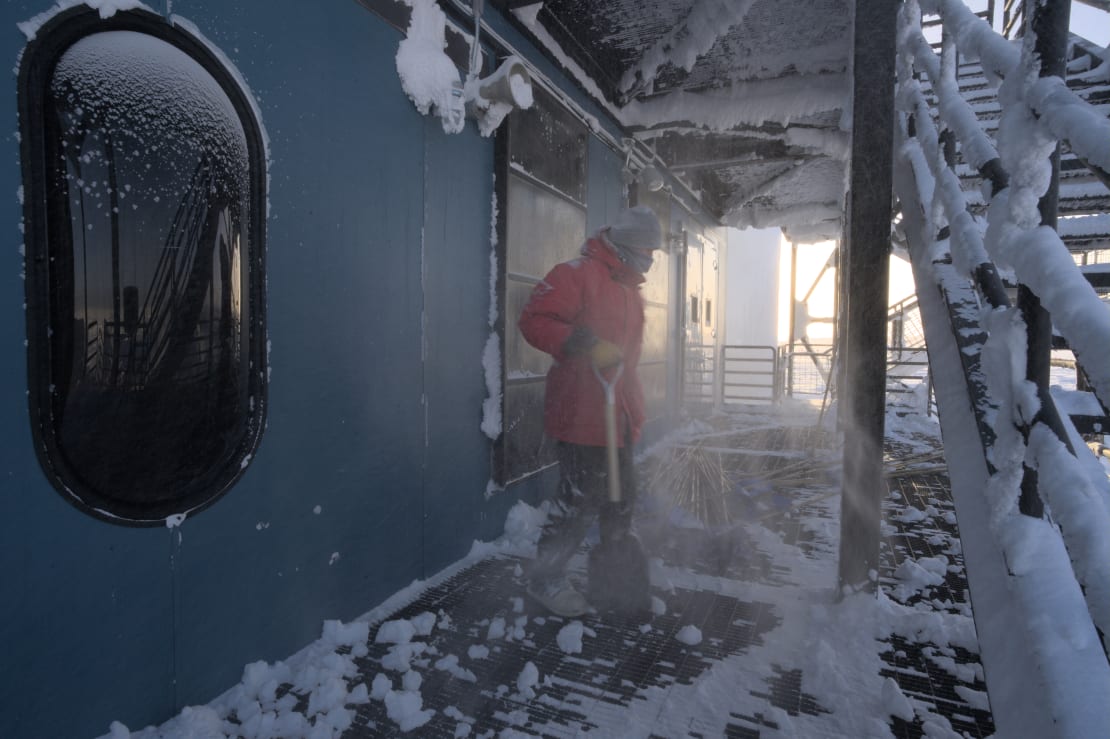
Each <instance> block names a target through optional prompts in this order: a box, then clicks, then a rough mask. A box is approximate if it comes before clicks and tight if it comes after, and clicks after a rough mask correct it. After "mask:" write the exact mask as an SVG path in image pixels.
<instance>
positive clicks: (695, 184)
mask: <svg viewBox="0 0 1110 739" xmlns="http://www.w3.org/2000/svg"><path fill="white" fill-rule="evenodd" d="M491 1H492V2H494V4H496V5H498V6H499V7H500V8H501V9H502V10H504V11H506V12H507V13H508V14H509V15H510V17H513V18H515V19H516V20H517V22H518V23H519V24H520V26H521V28H522V29H524V30H525V32H527V33H529V34H531V35H532V37H533V39H534V40H535V41H536V43H537V44H538V45H539V46H540V47H541V48H545V49H547V50H548V51H549V52H550V53H551V54H552V56H553V57H554V58H555V59H556V60H559V59H568V58H569V59H570V60H572V62H573V63H574V65H576V66H577V67H578V70H574V73H575V74H578V75H580V76H581V75H585V76H586V77H587V79H588V82H589V83H592V84H589V85H586V87H587V88H588V89H593V90H595V91H596V92H595V94H596V95H600V96H602V97H603V98H604V102H605V103H606V104H607V107H609V108H610V109H612V110H615V111H616V115H617V118H618V120H619V121H620V123H621V124H623V125H624V127H625V128H626V130H627V131H628V132H629V133H630V135H632V136H633V137H634V138H636V139H638V140H640V141H641V142H642V143H643V144H644V145H646V146H647V147H648V148H649V149H651V150H652V151H654V152H655V153H656V154H657V155H658V157H659V158H660V159H661V160H662V161H663V162H664V163H665V164H666V165H667V167H668V168H669V169H670V170H671V171H672V172H674V173H676V174H677V175H679V176H680V177H681V178H682V179H683V180H684V181H685V182H686V183H687V184H688V185H689V186H690V187H691V189H693V190H695V191H697V192H700V193H701V196H702V200H703V202H704V204H705V205H706V206H707V207H708V208H709V210H710V211H711V212H713V213H714V215H716V216H717V217H718V218H720V220H721V222H722V223H726V224H728V225H733V226H738V227H746V226H763V227H765V226H781V227H783V228H784V229H785V230H786V231H787V234H788V235H790V236H792V237H794V238H797V239H798V240H802V241H807V240H817V239H823V238H839V237H840V234H841V230H842V217H841V213H842V211H843V206H844V197H845V190H846V183H847V162H848V152H849V134H848V130H849V129H850V122H849V120H848V117H849V116H847V115H845V112H844V109H845V107H846V106H847V105H848V103H849V101H850V99H851V80H850V76H849V59H850V56H851V35H852V31H851V12H852V3H851V1H850V0H545V1H544V2H543V3H542V4H538V3H535V2H521V1H520V0H491Z"/></svg>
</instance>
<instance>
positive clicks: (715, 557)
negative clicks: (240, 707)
mask: <svg viewBox="0 0 1110 739" xmlns="http://www.w3.org/2000/svg"><path fill="white" fill-rule="evenodd" d="M816 422H817V417H816V413H815V412H813V411H812V409H809V408H808V407H806V408H796V407H793V408H792V410H791V411H790V412H789V413H773V412H770V411H768V412H754V411H749V412H745V413H738V414H730V415H727V416H720V417H714V418H712V419H710V420H709V421H703V422H696V423H695V424H692V425H691V426H690V427H689V428H688V429H687V432H686V433H685V435H684V436H682V437H681V438H671V439H669V440H668V443H667V444H660V445H657V446H656V447H655V448H654V449H652V450H649V453H648V454H645V455H644V458H643V459H642V461H641V464H640V468H641V472H642V480H641V483H642V487H643V488H645V489H646V490H648V491H650V494H649V495H648V496H647V498H646V500H645V505H644V506H643V508H644V512H643V514H642V515H641V516H640V517H639V519H638V527H639V530H640V532H641V534H642V536H643V538H644V540H645V544H646V546H647V547H648V549H649V552H650V554H651V555H652V557H653V558H654V559H653V563H652V584H653V595H654V609H653V611H654V613H653V614H651V615H650V617H645V618H643V619H639V620H625V619H621V618H615V617H612V616H605V617H601V616H597V615H592V616H589V617H586V618H583V619H581V620H577V621H574V620H568V619H562V618H558V617H553V616H551V615H548V614H546V613H543V612H541V611H540V610H539V609H538V608H537V606H536V605H535V604H533V603H532V602H531V601H530V600H528V599H527V598H526V597H523V590H524V589H523V583H522V578H521V572H522V571H521V566H520V565H521V562H522V557H521V552H520V551H519V550H516V551H514V550H513V549H512V548H511V547H509V548H506V547H502V548H501V549H500V550H498V551H491V552H490V553H488V554H487V556H484V557H476V558H475V560H474V561H473V562H471V563H467V564H465V566H462V567H461V568H459V569H457V571H455V572H454V574H452V575H451V576H449V577H446V578H441V579H440V581H439V582H438V583H435V584H433V585H428V586H426V587H424V589H422V590H421V589H416V590H415V591H414V592H413V593H410V594H407V595H404V594H402V595H401V596H399V597H397V598H394V599H393V601H392V602H393V603H395V604H397V603H399V602H400V604H399V605H393V606H387V607H386V608H385V609H378V610H377V611H375V612H374V613H373V614H371V615H370V616H369V618H371V619H372V621H371V623H370V627H369V640H368V642H366V641H361V640H357V639H356V640H355V641H354V642H351V645H353V647H352V646H343V647H340V648H339V649H338V654H333V655H331V657H332V658H333V659H336V660H339V661H340V662H341V664H340V666H339V667H337V668H336V669H338V670H341V671H342V672H343V673H344V675H345V677H346V679H347V684H348V686H351V687H353V686H358V685H360V683H363V684H365V686H366V688H365V691H363V690H362V689H361V688H359V689H357V690H354V691H352V692H350V694H348V695H346V696H345V699H343V700H342V701H341V702H340V703H339V704H338V705H339V706H340V707H342V706H343V705H346V709H342V708H341V710H345V711H346V713H345V714H343V713H340V714H332V715H331V718H330V719H329V718H328V714H327V713H326V712H325V710H324V708H323V706H325V704H326V696H325V695H324V692H325V691H323V690H322V688H321V687H320V686H321V685H324V684H325V683H324V681H323V679H322V678H320V680H319V682H320V685H318V686H317V687H316V688H315V689H314V692H313V693H312V694H311V697H310V694H309V690H307V689H306V687H305V685H304V684H303V683H304V680H303V675H304V674H306V673H305V671H304V670H303V668H302V672H301V675H302V677H301V679H299V680H293V681H291V682H294V683H297V682H300V683H302V686H301V687H300V688H299V689H298V688H293V689H292V690H291V689H290V685H289V684H288V683H287V684H285V685H283V686H281V687H280V688H279V689H278V690H277V691H276V694H274V693H271V698H274V699H279V700H277V701H276V704H277V705H278V708H277V715H278V716H279V717H280V714H281V711H282V709H281V706H280V704H281V703H282V701H284V703H285V708H284V710H285V711H286V712H287V713H288V712H289V711H290V710H292V711H293V712H297V713H302V714H304V715H305V716H308V717H310V721H312V722H314V724H313V725H314V726H316V727H317V728H318V729H320V735H322V736H330V735H331V733H330V732H326V733H325V732H324V731H323V729H322V728H321V725H322V724H323V723H324V722H325V721H327V720H330V721H332V723H333V725H336V726H337V728H338V729H340V730H341V731H339V732H337V734H336V735H341V736H343V737H377V736H398V735H409V736H420V737H432V736H434V737H440V736H442V737H455V736H470V737H525V736H543V737H579V736H583V737H720V736H725V737H745V738H748V737H778V736H796V737H822V738H824V737H851V738H852V739H857V738H858V737H872V736H874V737H882V736H895V737H920V736H928V737H945V736H969V737H985V736H989V735H991V734H993V732H994V728H993V722H992V719H991V714H990V710H989V707H988V705H987V699H986V694H985V692H984V690H985V688H984V684H983V679H982V678H983V675H982V668H981V667H980V665H979V662H978V656H977V652H978V648H977V644H976V639H975V632H974V625H973V623H972V620H971V618H970V616H971V609H970V604H969V599H968V593H967V589H966V581H965V579H964V577H963V568H962V559H961V556H960V542H959V538H958V532H957V529H956V524H955V516H954V514H953V508H952V504H951V501H950V500H949V496H948V488H947V480H946V478H945V473H944V467H943V460H941V458H940V455H939V440H938V439H936V438H935V437H933V436H931V435H930V433H931V427H930V425H929V424H928V423H923V422H921V421H913V420H912V419H911V420H907V421H906V422H904V423H903V422H901V421H898V422H894V423H892V424H891V425H894V426H897V427H898V428H895V429H894V430H893V431H894V436H892V437H891V438H889V439H888V444H887V461H888V469H889V470H890V473H889V474H890V476H889V480H890V495H889V497H888V499H887V500H886V503H885V505H884V524H883V531H884V542H883V549H882V563H883V567H882V571H881V572H880V573H878V576H879V581H880V583H881V592H880V594H879V595H878V597H876V596H875V595H867V594H862V593H861V594H855V595H850V596H848V597H846V598H844V599H842V600H839V601H838V600H837V599H836V598H835V592H834V587H833V585H834V583H835V581H836V555H837V550H838V537H839V525H838V517H839V506H840V497H839V495H838V494H837V485H838V483H837V479H836V476H837V468H838V464H837V453H836V451H835V450H834V449H833V448H832V444H833V441H834V435H833V434H831V433H827V432H825V431H823V430H821V429H819V428H818V427H817V425H816ZM909 426H919V427H920V429H921V430H919V431H912V432H911V431H908V430H907V428H908V427H909ZM676 471H681V472H682V473H683V476H678V475H675V474H674V473H675V472H676ZM722 474H723V476H724V478H725V479H727V481H728V483H729V489H728V491H727V493H726V494H724V495H723V496H722V495H720V494H716V495H714V494H712V493H708V492H706V491H711V490H712V489H714V488H713V485H711V484H710V483H711V482H712V481H713V478H714V476H716V477H717V478H718V479H720V477H721V475H722ZM692 475H693V476H697V477H698V479H699V480H700V482H699V483H697V484H695V483H693V482H691V480H692V479H693V477H692ZM697 485H701V487H700V488H699V489H697V490H695V489H694V488H696V487H697ZM660 488H663V489H660ZM718 489H719V488H718ZM675 496H678V497H684V500H685V503H686V507H687V508H689V509H692V510H695V511H697V512H698V513H699V514H700V515H701V517H702V518H703V519H708V520H710V521H711V522H712V523H713V525H711V526H708V527H707V526H705V525H704V524H703V522H702V521H699V520H698V518H697V517H696V516H695V515H691V514H690V513H689V512H686V511H683V510H682V509H676V508H675V507H674V506H673V504H672V503H673V500H674V498H675ZM692 500H697V501H700V505H701V507H700V508H699V507H698V506H697V505H695V504H694V503H692V502H691V501H692ZM722 500H723V501H725V504H724V505H721V504H720V501H722ZM715 501H716V502H715ZM715 506H716V507H715ZM519 509H520V510H519V511H518V512H520V513H521V514H522V516H523V518H521V519H520V520H519V521H518V522H517V523H518V524H520V525H517V526H516V529H517V530H518V531H517V532H518V533H520V531H526V530H527V528H528V526H527V525H526V524H522V523H521V522H522V521H525V520H526V519H527V518H528V516H529V515H533V514H535V513H536V512H535V511H534V509H528V508H527V507H526V506H523V505H522V506H520V507H519ZM533 533H534V532H533ZM574 564H575V567H576V570H577V573H578V576H579V577H584V569H585V557H584V556H583V555H579V556H578V557H577V558H576V560H575V561H574ZM433 582H434V581H433ZM402 601H407V602H402ZM389 622H391V623H389ZM365 633H366V632H363V634H365ZM325 636H327V630H325ZM379 639H380V640H381V641H379ZM340 641H342V640H340ZM308 651H309V652H311V651H312V650H311V649H310V650H308ZM324 651H325V652H326V651H327V650H324ZM300 656H301V657H302V658H303V657H304V655H303V654H302V655H300ZM324 656H325V657H326V656H327V655H326V654H325V655H324ZM355 672H357V674H354V673H355ZM309 682H310V683H311V680H310V681H309ZM256 687H257V686H256ZM271 690H272V687H271ZM283 694H285V696H284V699H281V696H282V695H283ZM340 694H341V697H342V695H343V694H344V692H343V691H342V690H340ZM294 701H295V702H296V704H295V705H293V703H294ZM271 702H274V701H273V700H271ZM266 703H267V701H266V700H264V699H263V700H262V708H263V710H266ZM351 711H353V714H352V713H351ZM314 714H315V717H313V716H314ZM344 715H345V716H346V717H347V718H345V719H344V718H343V716H344ZM336 716H339V721H338V723H337V722H336V719H335V717H336ZM226 718H227V719H230V720H231V721H232V722H239V721H241V722H242V726H243V727H244V729H246V727H248V726H249V725H252V721H251V720H250V717H238V716H235V715H231V716H226ZM298 718H299V717H298ZM257 721H258V719H257V717H256V718H255V720H254V722H253V724H255V725H256V724H257ZM226 725H227V724H225V726H226ZM402 728H405V729H408V730H409V731H408V732H403V731H402ZM244 733H249V732H248V731H246V730H244Z"/></svg>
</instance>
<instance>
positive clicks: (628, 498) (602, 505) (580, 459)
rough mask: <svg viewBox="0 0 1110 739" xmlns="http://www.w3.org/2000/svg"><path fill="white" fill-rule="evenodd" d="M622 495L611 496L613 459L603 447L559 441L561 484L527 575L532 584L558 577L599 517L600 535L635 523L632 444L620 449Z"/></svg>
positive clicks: (613, 534)
mask: <svg viewBox="0 0 1110 739" xmlns="http://www.w3.org/2000/svg"><path fill="white" fill-rule="evenodd" d="M617 451H618V455H617V459H618V468H619V471H620V483H621V500H620V502H619V503H612V502H610V500H609V462H608V457H607V456H606V454H607V452H606V449H605V447H598V446H581V445H579V444H568V443H567V442H563V441H560V442H558V444H557V447H556V455H557V457H558V460H559V490H558V493H557V495H556V498H555V501H554V502H555V505H554V509H553V510H552V511H551V514H550V516H549V517H548V522H547V525H546V526H544V529H543V533H542V534H541V535H540V541H539V543H538V544H537V546H536V559H535V560H534V561H533V562H532V564H531V566H530V568H529V570H528V576H529V579H530V580H531V581H532V583H533V584H536V583H543V582H545V581H549V580H553V579H556V578H560V577H562V576H563V575H564V573H565V571H566V566H567V562H568V561H569V560H570V558H571V557H573V556H574V553H575V552H576V551H577V550H578V547H579V545H580V544H581V543H582V540H583V539H584V538H585V537H586V533H587V532H588V531H589V530H590V526H592V525H593V523H594V521H595V520H598V519H600V521H599V523H600V525H601V541H602V542H603V543H605V542H608V541H610V540H614V541H616V540H619V539H620V538H621V537H623V536H625V535H627V534H628V532H629V530H630V529H631V526H632V507H633V505H634V504H635V502H636V477H635V468H634V467H633V465H632V452H633V450H632V445H631V444H628V445H626V446H624V447H622V448H620V449H618V450H617Z"/></svg>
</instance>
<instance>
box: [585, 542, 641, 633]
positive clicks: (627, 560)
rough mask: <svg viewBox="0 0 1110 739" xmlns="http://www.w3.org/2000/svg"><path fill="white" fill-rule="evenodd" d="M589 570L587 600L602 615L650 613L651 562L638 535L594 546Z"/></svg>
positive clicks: (590, 555)
mask: <svg viewBox="0 0 1110 739" xmlns="http://www.w3.org/2000/svg"><path fill="white" fill-rule="evenodd" d="M588 568H589V588H588V594H587V598H588V600H589V601H590V604H591V605H593V607H594V608H596V609H597V610H598V611H599V612H602V613H605V612H613V613H617V614H619V615H622V616H637V615H642V614H644V613H647V612H648V611H650V610H651V579H650V577H649V576H648V559H647V555H646V554H645V553H644V548H643V546H642V545H641V544H640V540H639V538H637V537H636V535H635V534H632V533H629V534H626V535H625V536H622V537H620V538H618V539H615V540H610V541H607V542H605V543H602V544H598V545H597V546H595V547H594V548H593V549H591V550H590V554H589V560H588Z"/></svg>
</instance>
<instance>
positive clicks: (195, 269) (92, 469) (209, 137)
mask: <svg viewBox="0 0 1110 739" xmlns="http://www.w3.org/2000/svg"><path fill="white" fill-rule="evenodd" d="M37 92H39V91H35V90H30V91H27V94H28V95H30V96H34V95H35V94H36V93H37ZM41 95H42V111H43V117H44V120H43V121H42V125H43V128H44V130H45V132H46V133H45V136H44V138H43V149H44V152H43V153H44V158H43V161H45V163H46V171H45V172H44V173H43V174H42V176H43V178H44V180H45V189H46V192H45V193H32V194H31V200H32V201H35V202H32V203H29V207H30V208H35V207H41V206H39V205H38V199H39V198H41V202H42V203H43V205H44V206H45V222H46V227H45V231H46V236H47V237H46V239H45V241H46V243H31V244H29V249H30V251H29V258H30V257H32V256H34V257H36V262H38V263H40V264H41V256H42V254H43V253H45V254H46V255H47V257H48V264H47V266H46V268H45V269H42V268H41V267H40V268H39V270H38V271H37V272H36V273H35V274H34V275H33V277H35V278H38V279H39V283H40V285H39V289H38V290H37V292H35V293H34V294H33V295H32V296H31V299H29V301H28V305H29V310H31V311H32V322H33V323H36V322H37V321H36V319H38V320H41V321H43V322H45V323H47V325H48V331H47V333H46V334H45V337H46V338H45V343H46V344H47V347H46V348H45V351H44V350H42V349H41V348H40V350H39V351H37V352H34V351H33V352H32V356H40V357H43V358H46V357H48V359H47V360H46V362H47V363H48V366H44V367H43V368H42V369H43V371H44V372H48V373H49V378H50V383H49V387H48V388H46V389H45V392H43V389H42V388H41V386H40V388H39V397H38V398H37V402H35V399H33V402H32V405H33V406H36V405H37V407H38V416H39V419H38V422H39V424H40V427H39V429H38V432H39V433H40V434H41V435H42V437H43V440H44V442H45V446H46V448H47V449H48V450H49V453H50V455H51V457H52V458H51V459H50V460H49V464H48V465H47V467H48V469H52V470H53V471H54V473H55V474H56V475H58V476H60V477H61V480H60V482H61V484H62V485H63V486H64V487H65V488H66V489H67V490H69V492H71V493H73V494H75V495H77V496H78V497H79V498H81V500H82V502H83V503H85V504H86V505H88V506H90V507H92V508H95V509H98V510H103V511H104V512H106V513H108V514H109V515H111V516H118V517H121V518H124V519H129V520H132V521H140V522H142V521H148V522H149V521H154V520H157V519H159V518H162V517H164V516H166V515H168V514H171V513H179V512H182V511H185V510H189V509H192V508H195V507H197V506H199V505H203V504H204V503H206V502H209V501H210V500H211V499H212V498H214V497H215V496H217V495H219V493H221V492H223V490H224V489H226V487H227V486H228V485H229V484H230V483H231V481H232V480H233V479H234V478H235V477H236V476H237V475H238V474H239V470H240V467H241V466H243V465H244V464H245V462H244V461H243V460H244V459H246V458H247V457H248V455H249V452H250V451H251V450H252V449H253V447H254V445H255V444H256V443H257V434H258V428H259V421H260V415H261V409H262V396H261V393H262V373H261V353H260V352H259V351H258V345H259V342H260V341H261V320H262V316H261V309H262V306H261V294H260V285H261V281H260V279H261V278H260V275H257V274H254V272H255V271H257V268H258V267H260V260H258V259H257V258H255V259H252V255H254V254H260V253H261V244H260V243H251V242H252V230H258V229H254V228H252V227H253V226H254V225H255V224H254V221H255V219H257V218H258V217H259V213H258V212H257V210H258V206H257V202H258V199H259V196H260V193H258V192H255V191H253V190H252V182H254V181H256V178H252V171H251V166H252V154H251V151H252V145H251V144H250V143H248V138H249V137H248V132H247V129H246V128H245V127H244V122H243V120H242V118H241V117H240V114H239V112H238V110H237V108H236V106H235V105H234V104H233V102H232V100H231V99H230V98H229V95H228V92H227V91H226V90H225V88H224V87H223V86H221V84H220V83H219V82H218V81H217V79H216V78H214V77H213V75H212V74H211V73H209V71H207V70H206V69H205V67H203V66H202V65H201V64H200V63H199V62H198V61H196V60H195V59H193V58H192V57H191V56H189V55H188V54H186V53H185V52H183V51H182V50H180V49H179V48H177V47H176V46H174V45H173V44H171V43H169V42H167V41H165V40H162V39H160V38H155V37H154V36H151V35H148V34H146V33H141V32H136V31H132V30H111V31H103V32H99V33H94V34H92V35H87V36H84V37H83V38H80V39H79V40H77V41H76V42H75V43H73V44H72V45H70V46H68V47H67V48H66V49H65V50H64V52H63V53H62V54H61V55H60V57H59V58H58V59H57V65H56V67H55V68H54V70H53V73H52V74H51V75H50V76H49V78H48V79H47V80H46V81H45V89H43V90H41ZM25 125H35V122H34V121H25ZM253 130H254V129H253V128H251V131H252V132H253ZM251 135H253V134H251ZM255 189H257V188H255ZM259 233H260V231H259ZM254 240H256V241H258V240H260V239H259V238H257V237H255V238H254ZM252 265H255V266H252ZM252 286H255V287H253V288H252ZM31 289H34V288H31ZM36 296H38V297H42V298H45V299H46V302H47V303H48V305H47V306H42V305H36V300H35V297H36ZM32 340H35V332H34V330H32ZM32 393H33V394H34V393H35V390H34V389H33V390H32ZM43 395H45V396H46V397H43Z"/></svg>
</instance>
